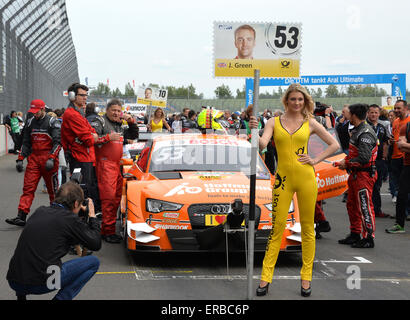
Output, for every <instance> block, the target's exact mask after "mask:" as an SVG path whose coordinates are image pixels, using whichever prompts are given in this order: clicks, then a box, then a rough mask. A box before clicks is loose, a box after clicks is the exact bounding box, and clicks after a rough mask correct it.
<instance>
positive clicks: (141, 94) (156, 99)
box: [137, 87, 168, 108]
mask: <svg viewBox="0 0 410 320" xmlns="http://www.w3.org/2000/svg"><path fill="white" fill-rule="evenodd" d="M167 98H168V90H165V89H159V88H154V87H139V88H138V94H137V104H143V105H152V106H154V107H162V108H164V107H166V106H167Z"/></svg>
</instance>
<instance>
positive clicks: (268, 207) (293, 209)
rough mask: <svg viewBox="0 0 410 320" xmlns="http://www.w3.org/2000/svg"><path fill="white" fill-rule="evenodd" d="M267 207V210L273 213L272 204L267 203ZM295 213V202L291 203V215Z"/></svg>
mask: <svg viewBox="0 0 410 320" xmlns="http://www.w3.org/2000/svg"><path fill="white" fill-rule="evenodd" d="M264 206H265V207H266V209H268V210H269V211H272V203H267V204H265V205H264ZM293 211H295V206H294V205H293V200H292V201H291V202H290V206H289V211H288V212H289V213H290V212H293Z"/></svg>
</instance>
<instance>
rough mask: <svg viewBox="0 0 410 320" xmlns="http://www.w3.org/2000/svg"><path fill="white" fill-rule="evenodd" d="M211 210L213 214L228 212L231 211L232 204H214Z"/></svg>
mask: <svg viewBox="0 0 410 320" xmlns="http://www.w3.org/2000/svg"><path fill="white" fill-rule="evenodd" d="M211 212H212V213H213V214H227V213H229V212H231V205H230V204H214V205H212V207H211Z"/></svg>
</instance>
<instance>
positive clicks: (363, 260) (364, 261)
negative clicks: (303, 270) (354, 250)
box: [315, 257, 372, 264]
mask: <svg viewBox="0 0 410 320" xmlns="http://www.w3.org/2000/svg"><path fill="white" fill-rule="evenodd" d="M353 258H355V259H357V260H355V261H339V260H334V259H331V260H327V261H323V260H319V261H315V262H320V263H322V264H326V263H349V264H353V263H372V262H371V261H369V260H367V259H365V258H363V257H353Z"/></svg>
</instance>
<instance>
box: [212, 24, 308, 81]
mask: <svg viewBox="0 0 410 320" xmlns="http://www.w3.org/2000/svg"><path fill="white" fill-rule="evenodd" d="M301 33H302V25H301V24H300V23H247V22H214V75H215V77H253V75H254V70H255V69H259V70H260V76H261V77H275V78H276V77H299V66H300V57H301V54H300V51H301Z"/></svg>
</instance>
